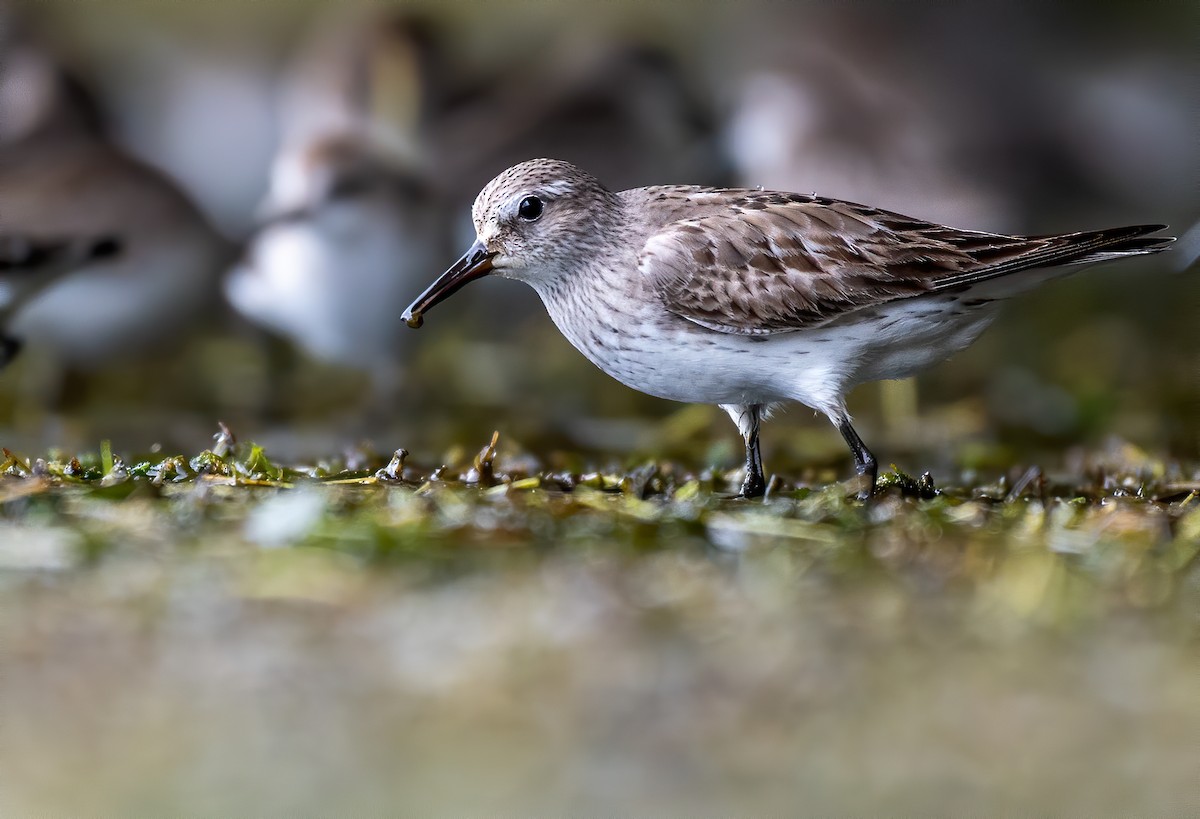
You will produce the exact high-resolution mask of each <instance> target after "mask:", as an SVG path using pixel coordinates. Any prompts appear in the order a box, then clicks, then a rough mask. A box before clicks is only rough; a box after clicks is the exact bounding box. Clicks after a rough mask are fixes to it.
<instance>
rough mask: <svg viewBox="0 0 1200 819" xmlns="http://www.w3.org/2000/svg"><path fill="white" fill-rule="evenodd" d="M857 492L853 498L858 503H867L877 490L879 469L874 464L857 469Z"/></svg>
mask: <svg viewBox="0 0 1200 819" xmlns="http://www.w3.org/2000/svg"><path fill="white" fill-rule="evenodd" d="M857 471H858V482H859V490H858V494H857V495H856V496H855V497H856V498H858V500H860V501H869V500H870V499H871V498H872V497H873V496H874V495H875V493H876V492H877V491H878V490H879V467H878V466H876V464H875V463H874V462H870V463H867V464H864V465H862V466H861V467H859V468H858V470H857Z"/></svg>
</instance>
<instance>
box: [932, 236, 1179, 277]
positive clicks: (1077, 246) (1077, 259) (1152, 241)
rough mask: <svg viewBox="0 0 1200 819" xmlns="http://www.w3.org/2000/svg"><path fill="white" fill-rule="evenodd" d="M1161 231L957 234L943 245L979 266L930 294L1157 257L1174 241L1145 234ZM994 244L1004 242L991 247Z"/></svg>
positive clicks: (959, 275)
mask: <svg viewBox="0 0 1200 819" xmlns="http://www.w3.org/2000/svg"><path fill="white" fill-rule="evenodd" d="M1165 228H1166V225H1132V226H1129V227H1119V228H1107V229H1105V230H1092V231H1083V232H1080V233H1060V234H1053V235H1049V236H1026V237H1017V236H1011V237H1008V236H1006V237H996V236H988V237H987V238H984V236H981V235H980V234H974V235H972V234H969V233H965V232H964V233H960V234H958V235H957V236H951V237H948V238H947V239H946V241H948V242H949V243H950V244H953V245H957V246H958V247H959V249H961V250H963V251H964V252H966V253H968V254H970V255H971V256H972V257H974V258H975V259H976V261H978V262H979V266H978V267H976V268H973V269H970V270H964V271H962V272H959V273H954V274H952V275H949V276H944V277H942V278H940V279H938V280H937V281H936V282H935V283H934V285H933V289H934V290H950V289H957V288H965V287H972V286H974V285H976V284H979V283H981V282H985V281H988V280H991V279H996V278H1000V277H1002V276H1008V275H1010V274H1012V273H1017V272H1020V271H1023V270H1034V269H1037V268H1048V267H1066V266H1070V267H1074V266H1076V265H1088V264H1095V263H1096V262H1107V261H1111V260H1113V259H1123V258H1125V257H1126V256H1145V255H1147V254H1150V253H1158V252H1160V251H1162V250H1166V249H1167V248H1168V247H1170V245H1171V243H1172V242H1174V241H1175V237H1174V236H1147V235H1146V234H1149V233H1156V232H1158V231H1160V230H1163V229H1165ZM989 239H990V240H991V241H989ZM997 239H1002V241H995V240H997ZM1063 272H1064V273H1065V272H1067V271H1063ZM1022 278H1024V277H1022Z"/></svg>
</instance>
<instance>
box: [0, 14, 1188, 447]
mask: <svg viewBox="0 0 1200 819" xmlns="http://www.w3.org/2000/svg"><path fill="white" fill-rule="evenodd" d="M2 11H3V15H2V16H3V20H4V22H3V33H2V35H0V37H2V39H0V47H2V48H3V52H4V58H3V60H2V62H0V106H2V107H3V116H2V117H0V231H3V232H5V233H6V234H18V235H21V236H26V237H33V238H34V239H36V240H38V241H44V242H71V241H84V242H86V241H91V240H95V239H96V238H97V237H109V236H111V237H115V238H116V240H117V241H118V242H119V246H120V253H119V254H118V256H117V257H116V258H107V259H100V260H95V261H87V262H83V263H81V264H79V265H77V266H76V267H74V268H73V269H71V270H58V271H55V272H54V275H53V276H50V275H41V274H38V273H37V272H36V271H35V272H34V273H31V274H28V275H26V277H25V278H23V279H22V278H18V277H17V274H16V273H13V274H0V276H7V277H8V278H7V280H5V281H4V286H5V289H4V291H3V293H4V297H5V298H6V299H8V301H7V302H0V304H5V305H7V306H6V307H5V308H4V309H5V311H6V312H5V313H0V317H4V318H5V319H6V321H7V330H6V332H7V333H8V334H9V335H12V336H14V337H17V338H20V339H21V340H22V341H23V342H24V348H23V350H22V352H21V354H20V355H19V356H18V357H17V358H16V360H15V361H14V362H13V363H12V364H11V365H10V366H8V367H7V369H5V370H4V371H3V372H2V373H0V441H2V442H3V443H4V444H5V445H7V446H9V447H10V448H21V449H25V450H27V451H37V450H40V449H42V448H45V447H49V446H62V447H66V448H83V449H94V448H95V447H96V446H97V442H98V441H99V440H100V439H111V440H112V443H113V446H114V448H115V449H117V450H118V451H143V450H145V449H147V448H149V447H150V446H151V445H152V444H155V443H161V444H163V445H164V446H166V447H168V448H171V447H175V448H184V449H187V450H189V451H191V450H194V449H196V448H197V447H198V446H199V445H201V444H202V442H203V441H204V440H205V439H206V438H207V436H208V435H209V434H210V432H211V431H212V428H213V427H214V424H215V421H216V419H222V420H224V421H225V422H227V423H228V424H230V425H231V426H232V427H233V428H234V429H235V430H236V431H238V432H239V433H240V435H241V436H242V437H243V438H254V439H256V440H259V441H260V442H263V443H265V444H267V446H268V448H269V449H270V450H271V451H273V452H275V453H277V454H278V455H279V456H281V457H303V456H306V455H314V454H318V453H322V452H328V451H330V450H336V449H337V448H340V447H345V446H348V445H350V444H352V443H354V442H356V441H359V440H361V439H369V440H372V441H374V442H375V443H376V444H377V445H378V446H379V447H380V448H382V449H390V448H394V447H395V446H398V445H403V446H406V447H407V448H408V449H410V450H411V451H413V453H414V455H415V456H416V457H419V458H422V459H424V460H426V461H430V462H432V461H436V460H437V459H438V458H439V457H441V456H442V454H443V453H444V452H446V450H447V449H448V448H450V447H451V446H452V445H454V444H455V443H461V442H462V441H464V440H466V441H470V442H478V441H482V440H485V439H486V435H487V434H489V433H490V431H491V430H492V429H494V428H497V429H500V430H502V431H503V432H504V434H505V435H506V436H507V437H508V440H509V441H511V442H515V443H516V444H517V445H518V446H521V447H525V448H527V449H530V450H532V451H534V452H537V453H539V454H540V455H542V456H544V457H547V458H552V457H553V453H555V452H560V451H561V452H566V451H572V452H583V453H593V454H596V455H603V456H604V457H610V458H616V459H624V458H627V457H629V458H631V457H640V456H642V455H645V454H650V453H653V454H656V455H666V456H674V457H682V458H684V459H686V460H688V461H689V462H691V463H692V464H693V465H695V466H702V465H706V464H708V463H714V464H720V465H730V466H732V465H735V464H736V463H737V462H738V460H739V458H740V442H739V441H738V440H737V437H736V435H735V434H734V431H733V429H732V427H731V426H729V425H728V422H727V421H726V420H725V418H724V416H723V415H722V414H720V413H718V412H717V411H716V410H715V409H711V408H687V407H682V406H679V405H673V404H669V403H667V402H663V401H658V400H656V399H651V398H648V397H645V396H642V395H639V394H637V393H635V392H633V391H631V390H628V389H626V388H625V387H623V386H621V385H619V384H617V383H616V382H614V381H612V380H610V379H608V378H607V377H605V376H603V375H602V374H601V373H599V372H598V371H596V370H594V369H593V368H592V366H591V365H590V364H588V363H587V362H586V361H585V360H584V359H583V357H582V356H580V355H579V354H577V353H576V352H575V351H574V350H572V349H571V348H570V347H569V346H568V345H567V343H566V342H565V341H564V340H563V339H562V338H561V337H560V336H559V335H558V333H557V332H556V331H555V329H554V327H553V326H552V324H551V323H550V321H549V319H548V318H547V317H546V316H545V314H544V311H543V310H542V308H541V306H540V304H539V303H538V301H537V298H536V296H535V295H534V293H533V292H532V291H529V290H526V289H524V288H522V287H521V286H520V285H517V284H515V283H512V282H505V281H486V280H485V281H483V282H480V283H479V284H477V285H474V286H473V287H471V288H468V289H467V290H464V291H463V292H462V293H461V294H460V295H459V296H456V298H455V299H454V300H453V301H452V302H451V303H449V304H447V305H445V306H444V307H442V308H441V309H440V310H439V311H438V312H437V313H436V314H434V315H432V316H431V317H430V320H429V322H428V323H427V325H426V327H425V329H423V330H422V331H421V332H420V333H414V332H412V331H410V330H408V329H407V328H405V327H404V326H403V325H402V323H401V322H400V320H399V316H400V313H401V311H402V310H403V308H404V307H405V306H406V304H407V303H408V302H409V301H410V300H411V298H412V297H413V296H415V295H416V294H417V293H419V292H420V291H421V290H422V289H423V287H424V286H425V284H427V283H428V282H429V281H430V280H432V278H433V277H434V276H435V275H437V274H438V273H439V272H440V271H441V269H442V268H444V267H445V266H446V265H447V264H449V263H450V262H451V261H453V260H454V259H455V258H456V257H457V255H458V253H459V252H460V251H461V249H462V248H464V247H465V246H466V244H467V243H469V241H470V240H471V227H470V222H469V207H470V203H471V201H472V199H473V198H474V195H475V193H476V192H477V191H478V189H479V188H480V187H481V186H482V185H483V184H484V183H486V182H487V181H488V180H489V179H490V178H491V177H492V176H493V175H494V174H495V173H497V172H499V171H500V170H502V169H504V168H505V167H507V166H508V165H510V164H512V163H514V162H517V161H520V160H523V159H527V158H531V157H534V156H543V155H548V156H556V157H559V158H563V159H568V160H572V161H574V162H576V163H577V164H580V165H582V166H583V167H585V168H587V169H589V170H591V171H592V172H593V173H595V174H596V175H597V176H598V177H600V178H601V180H602V181H605V182H606V183H607V184H609V185H610V186H611V187H614V188H621V187H631V186H638V185H649V184H657V183H713V184H736V185H747V186H758V185H762V186H765V187H767V188H779V189H788V190H798V191H804V192H809V191H817V192H819V193H822V194H824V195H829V196H836V197H842V198H847V199H852V200H857V201H863V202H867V203H870V204H873V205H878V206H882V207H887V208H891V209H895V210H899V211H901V212H906V213H909V214H912V215H914V216H919V217H925V218H930V219H933V220H936V221H942V222H946V223H950V224H954V225H957V226H962V227H969V228H976V229H986V230H995V231H1003V232H1013V233H1048V232H1053V231H1065V230H1074V229H1086V228H1098V227H1105V226H1111V225H1118V224H1122V223H1138V222H1165V223H1169V224H1170V225H1171V228H1172V232H1173V233H1174V234H1175V235H1178V236H1181V237H1183V238H1182V240H1181V241H1180V242H1179V243H1178V245H1177V248H1176V249H1174V250H1173V251H1172V252H1170V253H1166V254H1161V255H1159V256H1155V257H1150V258H1145V259H1136V260H1132V261H1128V262H1124V263H1121V264H1115V265H1109V266H1103V267H1100V268H1096V269H1093V270H1089V271H1087V272H1086V273H1084V274H1082V275H1079V276H1076V277H1072V278H1070V279H1068V280H1064V281H1060V282H1056V283H1053V284H1051V285H1049V286H1047V287H1045V288H1044V289H1043V290H1041V291H1039V292H1038V293H1036V294H1034V295H1031V296H1029V297H1026V298H1024V299H1022V300H1021V301H1020V302H1018V303H1016V304H1013V305H1012V306H1011V308H1010V309H1009V310H1008V311H1007V312H1006V313H1005V314H1004V315H1003V316H1002V317H1001V319H1000V320H999V321H998V322H997V324H996V325H995V327H994V328H993V329H992V330H990V331H989V332H988V333H987V334H985V336H984V337H983V338H982V339H981V340H980V341H979V342H978V343H977V344H976V345H975V346H974V347H973V348H972V349H970V350H968V351H966V352H965V353H963V354H960V355H959V356H957V357H956V358H954V359H953V360H951V361H950V362H948V363H947V364H945V365H943V366H941V367H939V368H937V369H935V370H933V371H932V372H930V373H929V374H928V375H926V376H922V377H921V378H919V379H918V380H917V381H916V382H915V383H912V382H905V383H899V384H895V383H893V384H886V385H868V386H866V387H863V388H860V389H859V390H858V391H857V392H856V393H855V394H854V395H853V396H852V399H851V410H852V411H853V412H854V413H855V414H856V415H857V417H858V418H859V419H860V424H861V431H862V433H863V435H864V437H866V438H867V440H869V441H872V442H873V444H874V446H875V448H876V449H877V451H880V452H883V453H885V456H884V457H885V460H886V459H893V460H894V459H903V458H911V459H912V460H913V461H914V463H912V464H911V466H912V468H913V469H914V470H916V469H918V468H924V467H926V466H929V465H933V464H937V465H939V466H941V467H942V468H946V469H949V468H956V469H957V468H971V469H989V468H999V467H1003V466H1006V465H1008V464H1009V463H1011V462H1012V461H1013V460H1015V459H1020V458H1030V457H1039V456H1041V457H1047V453H1057V454H1050V455H1048V457H1051V458H1052V459H1058V460H1059V461H1061V460H1062V459H1063V458H1064V457H1069V455H1063V454H1062V453H1063V451H1064V450H1063V448H1064V446H1065V445H1067V444H1071V445H1079V446H1085V447H1086V446H1090V445H1097V444H1100V443H1103V442H1104V441H1106V440H1107V439H1109V438H1110V437H1112V436H1116V437H1119V438H1123V439H1126V440H1129V441H1131V442H1133V443H1134V444H1136V445H1138V446H1140V447H1144V448H1147V449H1153V450H1159V451H1165V452H1167V453H1169V454H1172V455H1174V456H1179V457H1188V456H1195V455H1196V454H1197V450H1198V447H1200V438H1198V435H1197V427H1196V424H1195V419H1196V417H1197V414H1198V410H1200V377H1198V367H1200V361H1198V357H1200V333H1198V332H1197V331H1196V329H1195V326H1196V323H1197V322H1196V320H1197V318H1198V316H1200V293H1198V287H1197V277H1196V276H1195V275H1194V271H1193V272H1192V273H1189V272H1188V271H1187V268H1188V267H1189V265H1190V264H1191V263H1192V262H1194V260H1195V258H1196V257H1197V255H1198V254H1200V228H1198V222H1197V217H1198V216H1200V139H1197V134H1200V81H1198V78H1200V49H1197V48H1196V45H1197V43H1198V42H1200V7H1198V6H1197V5H1196V4H1194V3H1184V2H1168V3H1157V4H1142V3H1116V2H1108V3H1093V4H1086V5H1085V4H1035V3H1023V4H1014V3H994V4H981V3H965V4H952V3H898V4H887V5H885V4H876V3H869V4H868V3H864V4H846V3H838V4H833V3H828V4H808V3H806V4H784V3H779V2H759V3H755V2H743V3H738V4H715V3H709V4H685V3H682V2H678V3H636V2H610V3H604V4H588V5H582V4H580V5H575V4H554V3H548V2H535V3H530V2H515V3H496V4H481V3H458V2H449V3H431V2H428V3H412V4H404V5H399V4H375V5H360V6H349V5H343V4H338V5H336V6H335V5H334V4H322V3H309V2H256V3H215V4H199V3H167V2H162V3H159V2H149V3H112V4H103V5H93V4H81V3H78V2H75V0H61V1H58V0H47V1H46V2H39V3H36V4H16V5H9V6H6V7H3V9H2ZM43 273H44V271H43ZM39 275H40V276H41V277H40V278H38V276H39ZM30 282H40V284H30ZM22 288H24V289H22ZM765 447H766V450H767V453H766V454H767V456H768V458H769V463H770V465H771V466H772V467H774V468H776V469H781V470H789V469H790V470H796V469H799V468H801V466H803V465H810V464H814V463H816V464H824V465H834V466H837V465H844V464H843V461H844V460H845V456H844V453H843V445H842V444H841V442H840V441H839V440H838V439H837V436H836V434H835V433H834V431H833V430H831V429H829V428H828V425H827V424H826V423H825V422H824V421H823V420H820V419H813V418H812V417H811V413H809V412H808V411H807V410H804V409H803V408H797V409H794V410H793V411H791V412H790V413H789V414H787V415H785V416H783V417H782V418H781V419H779V420H776V421H773V422H772V424H771V426H770V427H769V431H768V434H767V435H766V437H765ZM901 463H903V461H901Z"/></svg>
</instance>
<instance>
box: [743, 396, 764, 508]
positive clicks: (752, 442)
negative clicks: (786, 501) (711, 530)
mask: <svg viewBox="0 0 1200 819" xmlns="http://www.w3.org/2000/svg"><path fill="white" fill-rule="evenodd" d="M751 411H752V412H753V413H754V426H753V427H752V429H751V430H750V434H749V435H747V436H745V440H746V477H745V479H744V480H743V481H742V497H743V498H760V497H762V496H763V494H764V493H765V492H766V491H767V480H766V477H765V476H764V475H763V465H762V452H761V451H759V448H758V422H759V412H760V411H761V407H759V406H758V405H757V404H756V405H754V406H753V407H751Z"/></svg>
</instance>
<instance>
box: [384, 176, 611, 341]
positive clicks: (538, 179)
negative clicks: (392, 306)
mask: <svg viewBox="0 0 1200 819" xmlns="http://www.w3.org/2000/svg"><path fill="white" fill-rule="evenodd" d="M616 203H617V200H616V197H615V196H614V195H613V194H612V193H611V192H610V191H608V190H607V189H605V188H604V186H603V185H601V184H600V183H599V182H598V181H596V179H595V177H593V176H591V175H590V174H588V173H587V172H585V171H582V170H580V169H579V168H577V167H575V166H574V165H572V164H570V163H568V162H563V161H560V160H557V159H531V160H529V161H528V162H522V163H521V164H519V165H514V166H513V167H511V168H509V169H508V170H506V171H504V172H503V173H501V174H500V175H499V176H497V177H496V178H495V179H493V180H492V181H491V182H489V183H488V184H487V185H486V186H485V187H484V188H483V190H482V191H480V193H479V196H478V197H476V199H475V205H474V207H472V209H471V215H472V218H473V220H474V222H475V236H476V239H475V243H474V244H473V245H471V247H470V248H469V249H468V250H467V252H466V253H464V254H463V255H462V257H461V258H460V259H459V260H458V261H457V262H455V263H454V264H453V265H452V266H451V267H450V268H449V269H448V270H447V271H446V272H445V273H443V274H442V275H441V276H440V277H439V278H438V279H437V281H435V282H434V283H433V284H432V285H430V286H429V288H428V289H427V290H426V291H425V292H424V293H422V294H421V295H420V296H419V297H418V298H417V300H416V301H414V302H413V303H412V305H411V306H410V307H409V308H408V309H407V310H406V311H405V312H404V316H403V318H404V320H405V321H406V322H407V323H408V324H409V326H411V327H420V326H421V322H422V317H423V315H424V313H425V312H426V311H428V310H429V309H430V308H431V307H433V306H434V305H436V304H438V303H439V302H441V301H443V300H445V299H446V298H449V297H450V296H451V295H453V294H454V293H456V292H457V291H458V290H459V289H460V288H462V287H463V286H465V285H466V284H468V283H470V282H472V281H474V280H475V279H478V278H481V277H483V276H486V275H489V274H494V275H498V276H503V277H505V278H510V279H518V280H520V281H524V282H527V283H528V284H531V285H533V286H534V287H535V288H537V289H538V290H542V289H544V288H546V287H550V286H552V285H553V283H554V282H556V281H559V280H561V279H562V278H563V277H565V276H567V275H569V274H570V272H571V271H572V270H576V269H579V267H580V265H581V264H582V263H584V262H586V260H587V259H588V258H589V257H592V256H594V255H596V253H597V252H598V247H597V243H598V241H599V238H598V237H600V236H602V235H604V233H605V228H606V227H607V226H608V223H609V222H611V221H612V220H614V219H615V218H616V214H617V210H618V209H617V205H616Z"/></svg>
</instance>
